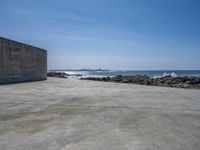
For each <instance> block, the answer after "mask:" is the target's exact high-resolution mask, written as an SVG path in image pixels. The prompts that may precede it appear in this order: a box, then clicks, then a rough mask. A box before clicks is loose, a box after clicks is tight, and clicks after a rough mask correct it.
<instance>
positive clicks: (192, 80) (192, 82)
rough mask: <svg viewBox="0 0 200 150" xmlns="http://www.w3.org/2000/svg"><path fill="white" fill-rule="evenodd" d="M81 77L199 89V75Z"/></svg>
mask: <svg viewBox="0 0 200 150" xmlns="http://www.w3.org/2000/svg"><path fill="white" fill-rule="evenodd" d="M82 79H84V80H94V81H105V82H119V83H133V84H142V85H153V86H167V87H178V88H196V89H200V77H187V76H185V77H172V76H165V77H162V78H151V77H149V76H146V75H136V76H122V75H117V76H115V77H102V78H97V77H89V78H82Z"/></svg>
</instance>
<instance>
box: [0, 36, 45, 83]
mask: <svg viewBox="0 0 200 150" xmlns="http://www.w3.org/2000/svg"><path fill="white" fill-rule="evenodd" d="M46 78H47V51H46V50H43V49H40V48H36V47H33V46H30V45H26V44H23V43H19V42H16V41H12V40H8V39H5V38H1V37H0V84H5V83H14V82H25V81H36V80H45V79H46Z"/></svg>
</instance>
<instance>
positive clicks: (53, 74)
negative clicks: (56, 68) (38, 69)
mask: <svg viewBox="0 0 200 150" xmlns="http://www.w3.org/2000/svg"><path fill="white" fill-rule="evenodd" d="M68 76H69V75H68V74H66V73H64V72H48V73H47V77H56V78H68Z"/></svg>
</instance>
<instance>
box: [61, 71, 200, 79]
mask: <svg viewBox="0 0 200 150" xmlns="http://www.w3.org/2000/svg"><path fill="white" fill-rule="evenodd" d="M58 72H65V73H66V74H68V75H70V78H75V79H77V78H81V77H107V76H109V77H113V76H116V75H124V76H131V75H147V76H150V77H152V78H159V77H164V76H169V75H170V76H172V77H178V76H180V77H183V76H195V77H200V70H105V71H103V70H95V71H93V70H89V71H64V70H59V71H58Z"/></svg>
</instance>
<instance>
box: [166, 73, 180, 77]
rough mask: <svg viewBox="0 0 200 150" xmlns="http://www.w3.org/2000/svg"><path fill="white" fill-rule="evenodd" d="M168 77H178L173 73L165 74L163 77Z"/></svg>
mask: <svg viewBox="0 0 200 150" xmlns="http://www.w3.org/2000/svg"><path fill="white" fill-rule="evenodd" d="M166 76H171V77H177V75H176V74H175V73H174V72H172V73H166V72H165V73H164V74H163V77H166Z"/></svg>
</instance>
